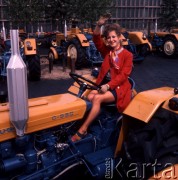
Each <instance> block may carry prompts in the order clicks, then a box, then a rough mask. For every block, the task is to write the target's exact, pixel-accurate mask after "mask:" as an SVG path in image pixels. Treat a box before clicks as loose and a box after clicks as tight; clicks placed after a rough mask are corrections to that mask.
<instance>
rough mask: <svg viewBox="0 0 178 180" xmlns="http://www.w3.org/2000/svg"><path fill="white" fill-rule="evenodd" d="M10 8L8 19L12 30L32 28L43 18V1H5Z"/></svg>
mask: <svg viewBox="0 0 178 180" xmlns="http://www.w3.org/2000/svg"><path fill="white" fill-rule="evenodd" d="M4 3H5V4H6V5H7V6H8V12H7V13H8V17H9V21H10V22H11V25H12V28H23V27H24V26H29V25H30V26H32V24H33V23H34V22H37V21H39V20H40V19H41V18H42V17H43V12H44V10H43V9H44V6H43V4H41V0H20V1H19V0H4Z"/></svg>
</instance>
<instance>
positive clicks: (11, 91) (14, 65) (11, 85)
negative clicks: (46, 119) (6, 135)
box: [7, 30, 29, 136]
mask: <svg viewBox="0 0 178 180" xmlns="http://www.w3.org/2000/svg"><path fill="white" fill-rule="evenodd" d="M10 37H11V57H10V60H9V63H8V65H7V86H8V100H9V109H10V121H11V123H12V124H13V126H14V127H15V130H16V134H17V135H18V136H23V135H24V132H25V127H26V123H27V120H28V118H29V111H28V89H27V68H26V65H25V63H24V61H23V59H22V57H21V55H20V51H19V32H18V30H10Z"/></svg>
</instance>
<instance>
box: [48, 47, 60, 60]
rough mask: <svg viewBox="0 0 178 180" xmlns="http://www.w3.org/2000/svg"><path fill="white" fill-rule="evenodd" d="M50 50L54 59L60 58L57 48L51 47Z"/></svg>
mask: <svg viewBox="0 0 178 180" xmlns="http://www.w3.org/2000/svg"><path fill="white" fill-rule="evenodd" d="M50 51H52V52H53V55H54V59H58V58H59V57H58V53H57V51H56V49H55V48H54V47H50Z"/></svg>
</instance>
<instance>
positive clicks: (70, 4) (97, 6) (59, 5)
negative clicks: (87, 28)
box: [45, 0, 112, 22]
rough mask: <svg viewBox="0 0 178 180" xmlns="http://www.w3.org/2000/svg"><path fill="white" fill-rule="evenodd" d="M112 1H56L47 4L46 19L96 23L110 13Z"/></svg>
mask: <svg viewBox="0 0 178 180" xmlns="http://www.w3.org/2000/svg"><path fill="white" fill-rule="evenodd" d="M111 2H112V1H110V0H88V1H83V0H68V1H66V0H55V1H48V3H46V4H47V5H46V8H45V14H46V18H52V19H61V20H64V19H65V20H67V21H70V20H72V19H78V20H80V21H81V22H86V21H88V22H94V21H96V20H97V19H98V17H99V16H100V15H101V14H103V13H106V11H109V9H110V6H111V5H110V4H111Z"/></svg>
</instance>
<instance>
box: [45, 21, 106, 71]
mask: <svg viewBox="0 0 178 180" xmlns="http://www.w3.org/2000/svg"><path fill="white" fill-rule="evenodd" d="M64 29H65V30H64V33H60V32H59V33H56V38H55V39H53V41H52V42H51V45H52V46H51V47H50V51H49V53H48V59H49V61H50V63H52V64H53V63H55V61H56V60H58V59H61V58H63V57H64V56H65V58H66V61H67V63H68V65H71V64H72V63H74V64H75V67H76V68H81V67H82V66H84V65H86V64H90V65H92V66H93V65H94V64H99V63H102V61H103V58H102V56H101V54H100V53H99V52H98V50H97V49H96V47H95V45H94V43H93V41H92V31H91V29H90V28H88V29H83V31H81V30H80V29H79V28H78V26H77V25H76V22H73V24H72V27H71V28H70V30H69V31H68V30H67V26H66V22H65V28H64ZM71 61H75V62H71Z"/></svg>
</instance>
